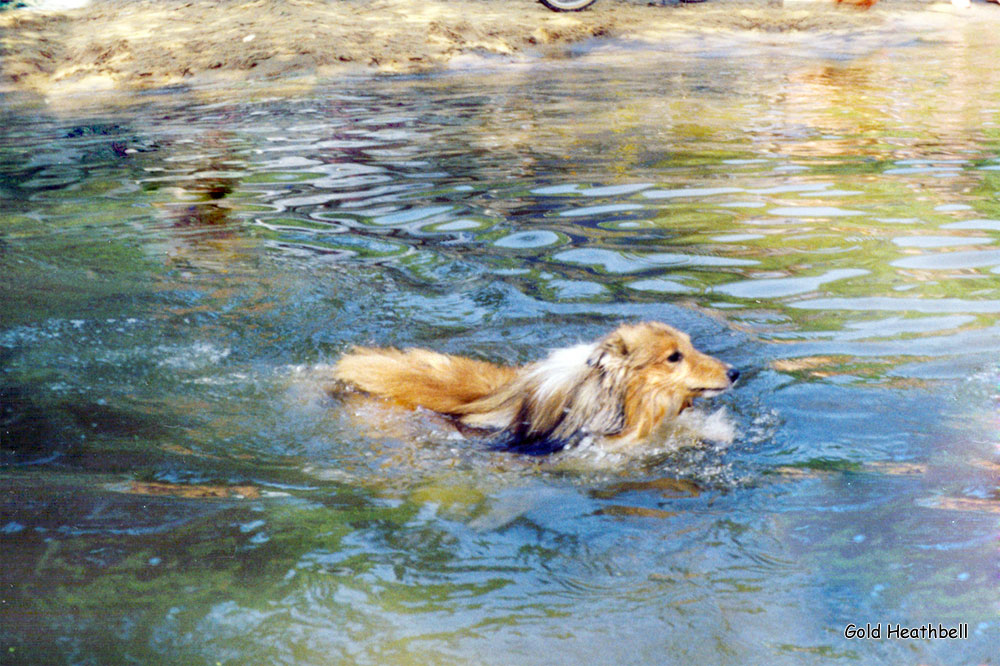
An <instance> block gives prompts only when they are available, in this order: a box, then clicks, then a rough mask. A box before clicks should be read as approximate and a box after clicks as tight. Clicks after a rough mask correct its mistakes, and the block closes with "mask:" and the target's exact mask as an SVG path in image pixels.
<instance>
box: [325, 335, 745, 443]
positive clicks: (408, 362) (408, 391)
mask: <svg viewBox="0 0 1000 666" xmlns="http://www.w3.org/2000/svg"><path fill="white" fill-rule="evenodd" d="M738 376H739V373H738V372H737V371H735V370H732V369H731V368H730V366H728V365H726V364H725V363H723V362H721V361H719V360H718V359H715V358H712V357H711V356H708V355H707V354H703V353H701V352H699V351H698V350H697V349H695V348H694V346H692V344H691V339H690V338H689V337H688V336H687V335H686V334H684V333H682V332H681V331H678V330H677V329H675V328H672V327H670V326H667V325H666V324H661V323H659V322H645V323H640V324H627V325H624V326H621V327H619V328H617V329H616V330H614V331H613V332H611V333H610V334H608V335H607V336H605V337H604V338H602V339H601V340H599V341H597V342H596V343H592V344H583V345H577V346H575V347H568V348H566V349H559V350H556V351H553V352H552V353H551V354H549V356H548V357H547V358H545V359H543V360H541V361H538V362H536V363H532V364H530V365H526V366H522V367H517V368H510V367H503V366H497V365H493V364H491V363H486V362H484V361H476V360H473V359H469V358H464V357H460V356H452V355H448V354H441V353H438V352H434V351H428V350H424V349H407V350H402V351H401V350H398V349H378V348H370V347H356V348H354V349H352V350H351V351H350V352H348V353H347V354H346V355H345V356H344V357H342V358H341V359H340V361H338V363H337V364H336V366H334V379H335V380H336V381H337V385H338V386H339V387H340V388H344V387H346V388H350V389H355V390H359V391H363V392H364V393H367V394H370V395H372V396H377V397H380V398H384V399H386V400H389V401H391V402H393V403H396V404H398V405H400V406H402V407H405V408H407V409H416V408H424V409H429V410H432V411H434V412H438V413H440V414H444V415H446V416H448V417H450V418H452V419H454V421H455V422H456V425H458V426H459V427H460V428H467V429H468V428H471V429H476V430H485V431H488V432H490V433H492V434H494V436H495V437H496V438H497V439H496V441H497V443H498V444H499V445H501V446H503V447H504V448H509V449H512V450H515V451H520V452H523V453H531V454H544V453H552V452H554V451H558V450H561V449H563V448H565V447H567V446H573V445H576V444H578V443H579V442H580V441H582V440H584V439H586V438H599V439H600V440H602V442H603V443H605V444H606V445H608V446H611V447H615V448H617V447H619V446H628V445H631V444H634V443H638V442H641V441H644V440H646V439H648V438H650V437H651V436H652V435H653V434H654V433H655V432H656V430H657V429H658V427H659V426H661V425H662V424H664V423H666V422H669V421H671V420H672V419H673V418H674V417H676V416H677V415H678V414H680V412H681V411H683V410H684V409H686V408H687V407H689V406H691V402H692V400H693V399H694V398H696V397H698V396H700V395H711V394H715V393H718V392H721V391H724V390H726V389H728V388H729V387H731V386H732V385H733V383H734V382H735V381H736V378H737V377H738Z"/></svg>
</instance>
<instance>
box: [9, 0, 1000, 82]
mask: <svg viewBox="0 0 1000 666" xmlns="http://www.w3.org/2000/svg"><path fill="white" fill-rule="evenodd" d="M963 12H964V13H963ZM901 13H908V14H918V13H923V14H925V15H926V14H929V13H934V16H935V18H934V20H940V21H955V20H961V21H968V20H978V21H982V20H986V21H988V22H990V23H991V24H992V26H993V27H991V28H989V29H991V30H992V29H997V30H1000V7H998V6H997V5H994V4H989V5H988V4H987V3H986V2H985V0H973V6H972V8H971V9H966V10H960V9H958V8H954V7H952V6H951V5H950V4H945V3H938V4H934V3H930V2H924V1H922V0H883V2H881V3H880V4H879V5H877V6H876V7H875V8H874V9H872V10H868V11H861V10H858V9H855V8H852V7H851V8H847V7H843V6H841V7H836V6H834V5H833V3H832V0H822V1H811V0H785V4H784V6H775V4H774V2H770V1H768V0H711V1H710V2H706V3H702V4H684V5H678V4H674V5H666V6H651V5H648V4H646V3H645V2H639V1H632V0H600V1H599V2H598V3H597V4H596V5H594V6H593V7H592V8H591V9H589V10H587V11H584V12H578V13H571V14H561V13H554V12H551V11H549V10H547V9H545V8H544V7H543V6H542V5H540V4H539V3H538V2H536V1H535V0H250V1H244V0H187V1H185V0H93V2H92V3H91V4H90V5H88V6H86V7H83V8H80V9H76V10H72V11H67V12H41V11H33V10H23V9H22V10H9V11H5V12H3V13H2V14H0V39H2V42H0V44H2V46H0V49H2V51H0V55H2V72H0V85H2V86H3V88H6V89H27V90H34V91H38V92H41V93H45V94H49V93H54V92H60V91H64V92H65V91H68V92H73V91H88V90H101V89H109V88H119V89H148V88H157V87H162V86H168V85H176V84H197V83H200V82H204V81H217V80H219V79H220V78H222V79H225V78H227V77H228V78H233V79H240V80H243V79H246V78H252V79H265V78H270V77H283V76H286V75H318V76H326V75H331V74H335V73H337V72H338V71H343V70H351V69H365V70H375V71H379V72H413V71H424V70H432V69H437V68H441V67H443V66H446V65H447V63H449V62H451V61H452V60H453V59H454V58H455V57H456V56H457V55H460V54H468V53H484V54H497V55H502V56H508V57H512V58H531V57H551V56H555V55H560V54H563V53H565V51H566V49H567V48H568V46H569V45H571V44H574V43H577V42H580V41H582V40H587V39H590V38H593V37H603V36H615V37H622V38H630V37H633V38H639V39H646V40H657V39H661V38H666V36H668V35H673V34H677V33H678V32H679V31H680V32H683V31H701V32H704V31H716V32H718V31H744V32H745V31H762V32H787V31H827V32H829V31H838V30H840V31H843V30H868V31H870V30H877V29H878V27H879V26H881V25H884V24H885V22H886V21H887V20H889V19H890V17H894V16H898V15H900V14H901ZM972 14H976V16H975V17H973V16H972Z"/></svg>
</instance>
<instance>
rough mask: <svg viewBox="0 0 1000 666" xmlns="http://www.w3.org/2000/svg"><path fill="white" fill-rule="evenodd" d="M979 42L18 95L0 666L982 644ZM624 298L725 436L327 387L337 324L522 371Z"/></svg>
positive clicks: (999, 331)
mask: <svg viewBox="0 0 1000 666" xmlns="http://www.w3.org/2000/svg"><path fill="white" fill-rule="evenodd" d="M980 37H981V36H980ZM969 39H970V40H972V41H966V42H962V41H960V40H959V41H944V42H934V43H922V42H914V43H912V44H908V45H902V46H897V47H895V48H892V49H885V50H876V51H873V52H871V53H868V54H867V55H859V56H857V57H853V58H850V59H844V60H839V61H835V60H825V59H823V58H821V57H820V56H819V55H816V54H809V53H806V54H803V53H802V52H801V51H797V52H796V53H795V58H790V57H789V53H788V52H786V51H784V50H782V49H781V48H777V47H766V46H760V45H758V46H755V47H747V46H744V47H743V48H742V50H741V51H740V52H739V53H728V52H727V51H725V50H724V49H723V50H720V51H718V52H714V53H709V54H708V55H710V56H712V57H710V58H699V57H698V56H697V55H685V54H681V53H678V54H672V55H670V56H669V57H665V56H658V55H656V54H645V55H642V56H641V57H639V56H637V57H636V58H635V61H636V62H638V63H639V64H637V65H636V64H633V65H632V66H630V67H627V66H623V65H621V64H618V63H617V62H616V61H613V60H612V59H609V58H607V57H606V56H604V55H602V54H601V53H598V54H596V55H594V56H592V57H590V58H589V59H588V58H584V59H581V60H578V61H570V62H561V63H555V64H552V65H535V66H529V67H524V68H521V69H518V70H515V71H513V72H511V71H508V72H506V73H505V74H504V75H502V76H501V75H498V74H496V73H494V72H483V73H480V72H476V71H470V72H464V73H460V74H450V75H441V76H435V77H429V78H415V79H414V78H404V79H398V78H389V79H377V80H367V79H357V80H347V81H344V82H341V83H336V84H331V85H330V86H329V87H326V88H322V89H318V90H312V91H309V92H308V93H303V94H300V95H297V96H293V97H287V96H285V97H276V98H268V97H266V96H265V95H264V94H262V93H255V92H254V91H253V90H250V91H249V92H245V93H244V94H243V95H235V94H233V95H230V94H228V93H225V92H220V93H218V94H217V95H216V96H214V97H206V96H199V95H187V94H184V93H174V94H169V95H150V96H146V97H145V98H143V99H142V100H141V101H142V104H141V105H139V106H133V107H124V108H122V109H119V110H104V111H87V110H85V109H84V110H78V111H76V112H73V113H70V112H66V111H58V110H49V109H48V108H47V107H45V106H44V105H41V104H39V103H37V102H34V101H32V100H30V99H15V98H13V97H9V98H8V99H7V100H6V101H5V105H4V107H3V111H2V113H3V116H4V117H3V127H4V129H3V132H2V144H0V174H2V180H0V195H2V197H3V212H2V236H0V243H2V245H0V248H2V252H0V262H2V268H0V270H2V275H3V278H2V280H0V288H2V290H3V299H2V304H0V319H2V330H0V355H2V359H3V364H2V367H3V374H2V381H0V389H2V401H3V431H2V433H3V450H2V455H3V464H4V467H3V471H2V478H3V515H2V520H0V539H2V541H3V553H4V556H3V567H2V576H3V589H4V592H3V604H2V611H0V612H2V614H3V615H2V622H0V625H2V628H0V641H2V643H0V647H2V650H3V652H4V662H5V663H39V664H40V663H46V664H49V663H74V664H109V663H135V662H139V663H158V664H172V663H176V664H197V663H205V664H216V663H228V664H274V663H296V664H330V663H344V664H427V663H442V664H448V663H454V664H510V663H519V664H520V663H523V664H577V663H594V664H597V663H635V664H639V663H643V664H649V663H733V664H744V663H801V662H807V663H813V662H814V663H819V662H824V663H825V662H828V661H834V662H843V663H882V662H885V663H924V662H936V661H942V662H945V663H985V662H986V661H988V660H989V659H993V658H995V655H996V654H997V653H998V651H1000V638H998V636H1000V634H998V632H1000V623H998V620H997V618H998V612H1000V593H998V592H997V589H998V585H997V583H998V577H1000V558H998V555H997V541H996V539H997V513H998V511H1000V503H998V482H997V474H998V469H1000V467H998V465H1000V449H998V447H1000V439H998V435H997V432H998V428H997V426H998V422H1000V413H998V400H1000V386H998V381H1000V361H998V359H1000V354H998V351H1000V324H998V313H1000V254H998V251H1000V250H998V248H1000V245H998V238H1000V236H998V231H1000V204H998V192H1000V124H998V122H1000V90H998V88H997V86H996V81H998V80H1000V51H998V49H997V47H996V45H993V44H991V43H985V44H982V43H978V42H976V41H975V39H974V37H970V38H969ZM747 49H749V51H748V50H747ZM914 63H920V66H919V67H915V66H914ZM637 319H660V320H663V321H667V322H669V323H671V324H673V325H675V326H678V327H680V328H682V329H684V330H686V331H688V332H690V333H691V334H692V336H693V338H694V339H695V341H696V343H697V344H698V346H699V347H700V348H701V349H703V350H705V351H707V352H709V353H711V354H713V355H716V356H718V357H720V358H722V359H724V360H726V361H728V362H730V363H732V364H734V365H735V366H736V367H738V368H740V369H741V371H742V372H743V375H742V378H741V380H740V384H739V386H738V387H737V389H736V390H735V391H732V392H730V393H729V394H727V395H725V396H721V397H719V398H715V399H713V401H712V402H711V403H709V404H706V405H703V406H701V407H699V409H700V413H701V414H702V415H703V416H704V415H708V414H712V413H713V412H715V410H717V409H720V408H724V409H725V410H726V411H725V413H724V416H723V415H719V414H716V416H714V417H712V418H716V419H723V418H724V420H725V421H727V422H728V423H729V424H730V425H731V426H732V427H733V428H734V430H735V433H736V436H735V439H734V441H733V442H732V443H731V444H729V445H728V446H726V445H722V444H718V443H712V442H710V441H706V442H701V443H698V442H695V441H691V442H689V443H690V444H693V446H688V447H685V448H682V449H681V450H680V451H677V452H675V453H657V454H656V455H649V456H646V457H640V458H637V459H615V460H610V461H609V460H603V461H595V460H586V459H576V460H574V459H570V460H564V461H561V462H555V463H553V462H546V461H539V460H537V459H523V458H519V457H517V456H514V455H508V454H503V453H497V452H491V451H486V450H483V449H482V448H481V447H477V446H476V445H475V444H474V443H471V442H467V441H464V440H462V439H461V438H460V437H459V436H458V435H456V434H455V433H453V432H451V431H450V430H449V429H448V428H447V427H444V426H442V424H440V423H438V422H436V421H434V420H433V419H432V418H431V417H429V416H426V415H423V416H417V417H415V418H401V417H399V416H398V415H392V414H386V413H385V412H383V411H381V410H379V409H372V408H371V407H370V406H369V407H363V406H362V407H357V406H345V405H342V404H339V403H337V402H335V401H333V400H331V399H330V398H328V397H326V395H325V394H324V393H323V391H322V384H323V377H324V371H325V368H326V367H327V366H328V365H329V364H330V363H332V362H333V361H334V360H335V359H336V358H337V356H338V355H339V354H340V353H341V352H342V351H343V350H344V349H345V348H346V347H347V346H349V345H351V344H373V343H374V344H380V345H397V346H411V345H413V346H427V347H433V348H436V349H440V350H444V351H447V352H455V353H464V354H470V355H473V356H476V357H479V358H486V359H490V360H493V361H498V362H506V363H518V362H526V361H529V360H532V359H535V358H538V357H539V356H540V355H541V354H542V353H543V350H544V349H546V348H550V347H558V346H563V345H569V344H574V343H577V342H579V341H582V340H591V339H594V338H596V337H598V336H600V335H602V334H603V333H604V332H606V331H607V330H609V329H610V328H612V327H614V326H615V325H616V324H617V323H618V322H619V321H621V320H637ZM851 623H854V624H858V625H861V626H864V625H865V624H866V623H872V624H875V623H882V625H883V631H885V630H886V629H885V627H886V625H887V624H888V623H893V624H894V623H902V624H903V625H905V626H919V625H922V624H929V623H933V624H935V625H936V624H937V623H942V624H944V625H945V626H958V625H960V624H966V625H967V626H968V632H969V633H968V638H967V639H964V640H951V641H947V640H938V641H904V640H886V639H883V640H870V641H860V640H848V639H846V638H845V637H844V630H845V628H846V627H847V625H848V624H851Z"/></svg>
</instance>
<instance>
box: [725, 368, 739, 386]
mask: <svg viewBox="0 0 1000 666" xmlns="http://www.w3.org/2000/svg"><path fill="white" fill-rule="evenodd" d="M726 377H729V381H730V382H732V383H734V384H735V383H736V380H737V379H739V378H740V371H739V370H737V369H736V368H729V370H727V371H726Z"/></svg>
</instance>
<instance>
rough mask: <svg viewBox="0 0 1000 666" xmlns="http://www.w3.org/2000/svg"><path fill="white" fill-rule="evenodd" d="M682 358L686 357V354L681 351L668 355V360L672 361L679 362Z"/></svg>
mask: <svg viewBox="0 0 1000 666" xmlns="http://www.w3.org/2000/svg"><path fill="white" fill-rule="evenodd" d="M682 358H684V354H682V353H680V352H679V351H675V352H674V353H673V354H671V355H670V356H668V357H667V361H669V362H670V363H679V362H680V360H681V359H682Z"/></svg>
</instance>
